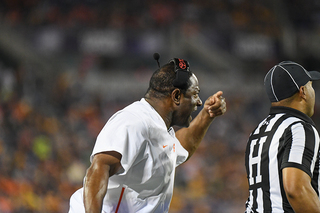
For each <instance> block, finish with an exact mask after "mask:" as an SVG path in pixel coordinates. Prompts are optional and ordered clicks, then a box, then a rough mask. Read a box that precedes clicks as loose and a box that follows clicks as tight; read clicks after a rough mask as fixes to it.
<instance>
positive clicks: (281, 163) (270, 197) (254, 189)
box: [245, 107, 320, 213]
mask: <svg viewBox="0 0 320 213" xmlns="http://www.w3.org/2000/svg"><path fill="white" fill-rule="evenodd" d="M245 165H246V170H247V178H248V183H249V198H248V200H247V202H246V213H255V212H277V213H278V212H294V211H293V209H292V207H291V206H290V204H289V202H288V200H287V198H286V195H285V191H284V189H283V183H282V172H281V171H282V169H283V168H285V167H295V168H299V169H301V170H303V171H304V172H306V173H307V174H308V175H309V176H310V177H311V178H312V182H311V184H312V187H313V188H314V190H315V191H316V193H317V194H318V196H319V183H320V179H319V135H318V132H317V130H316V128H315V125H314V123H313V121H312V120H311V118H310V117H308V116H307V115H305V114H304V113H302V112H300V111H298V110H295V109H292V108H287V107H271V109H270V114H269V116H268V117H267V118H266V119H264V120H263V121H262V122H261V123H260V124H259V125H258V126H257V128H256V129H255V130H254V131H253V132H252V133H251V135H250V137H249V140H248V144H247V148H246V154H245Z"/></svg>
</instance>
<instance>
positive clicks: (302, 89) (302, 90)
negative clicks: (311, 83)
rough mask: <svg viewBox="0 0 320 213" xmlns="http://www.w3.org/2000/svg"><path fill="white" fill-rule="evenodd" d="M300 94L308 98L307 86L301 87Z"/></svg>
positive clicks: (303, 97)
mask: <svg viewBox="0 0 320 213" xmlns="http://www.w3.org/2000/svg"><path fill="white" fill-rule="evenodd" d="M299 95H300V97H301V98H302V99H306V98H307V95H306V88H305V86H301V87H300V89H299Z"/></svg>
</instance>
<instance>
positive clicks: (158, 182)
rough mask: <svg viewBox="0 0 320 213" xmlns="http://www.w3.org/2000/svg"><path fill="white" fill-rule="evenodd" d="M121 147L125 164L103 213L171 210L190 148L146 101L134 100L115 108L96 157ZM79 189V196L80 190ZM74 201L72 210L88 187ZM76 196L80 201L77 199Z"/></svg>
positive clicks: (112, 180) (113, 180) (112, 181)
mask: <svg viewBox="0 0 320 213" xmlns="http://www.w3.org/2000/svg"><path fill="white" fill-rule="evenodd" d="M104 151H117V152H119V153H120V154H121V155H122V158H121V165H122V169H121V170H120V171H119V172H118V173H117V174H116V175H113V176H112V177H110V178H109V184H108V191H107V194H106V196H105V198H104V201H103V212H106V213H109V212H110V213H111V212H115V211H116V209H117V208H118V213H131V212H132V213H138V212H139V213H142V212H143V213H146V212H159V213H163V212H168V210H169V205H170V202H171V198H172V193H173V184H174V176H175V167H176V166H178V165H180V164H181V163H183V162H184V161H185V160H186V159H187V157H188V152H187V151H186V150H185V149H184V148H183V147H182V146H181V144H180V142H179V141H178V139H177V138H176V137H175V133H174V130H173V128H170V129H169V130H168V129H167V127H166V125H165V123H164V121H163V119H162V118H161V116H160V115H159V114H158V113H157V112H156V111H155V110H154V109H153V107H152V106H151V105H150V104H149V103H148V102H147V101H146V100H145V99H141V100H140V101H137V102H134V103H133V104H131V105H129V106H127V107H126V108H124V109H123V110H120V111H118V112H117V113H115V114H114V115H113V116H112V117H111V118H110V119H109V121H108V122H107V123H106V125H105V126H104V127H103V129H102V130H101V132H100V134H99V135H98V137H97V140H96V143H95V146H94V149H93V152H92V155H91V157H90V160H91V161H92V158H93V156H94V155H95V154H97V153H100V152H104ZM75 194H78V195H75ZM75 194H74V195H73V196H72V197H71V200H70V211H69V213H71V212H77V213H79V212H84V208H83V207H82V208H83V211H80V209H78V208H77V209H75V210H74V211H73V210H72V209H73V207H74V206H76V205H77V206H79V205H80V204H79V203H82V206H83V200H82V189H80V190H78V191H77V192H75ZM73 200H74V201H76V200H77V202H76V203H75V204H73Z"/></svg>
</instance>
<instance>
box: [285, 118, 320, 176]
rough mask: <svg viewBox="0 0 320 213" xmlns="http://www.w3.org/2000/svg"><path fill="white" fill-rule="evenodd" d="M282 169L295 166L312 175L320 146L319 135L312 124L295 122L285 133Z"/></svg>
mask: <svg viewBox="0 0 320 213" xmlns="http://www.w3.org/2000/svg"><path fill="white" fill-rule="evenodd" d="M284 137H285V138H284V146H285V147H284V155H283V159H282V164H281V169H283V168H285V167H295V168H298V169H301V170H302V171H304V172H306V173H307V174H308V175H309V176H310V177H312V174H313V170H314V166H315V163H316V159H317V150H318V148H319V137H318V135H317V132H316V131H315V129H314V128H313V127H312V125H310V124H306V123H303V122H298V123H294V124H293V125H291V127H290V128H289V129H288V130H287V132H286V134H285V135H284Z"/></svg>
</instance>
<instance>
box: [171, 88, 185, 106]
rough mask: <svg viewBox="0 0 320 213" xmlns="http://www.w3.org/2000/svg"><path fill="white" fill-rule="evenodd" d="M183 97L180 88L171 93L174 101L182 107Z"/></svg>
mask: <svg viewBox="0 0 320 213" xmlns="http://www.w3.org/2000/svg"><path fill="white" fill-rule="evenodd" d="M181 95H182V93H181V90H180V89H178V88H176V89H174V90H173V91H172V93H171V98H172V101H173V103H174V104H175V105H177V106H179V105H180V101H181Z"/></svg>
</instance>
